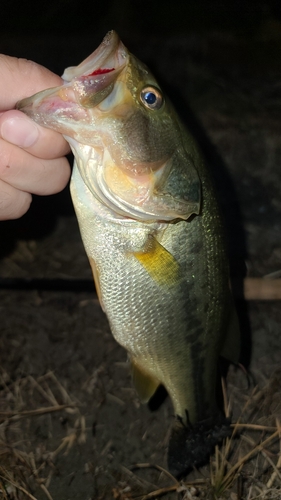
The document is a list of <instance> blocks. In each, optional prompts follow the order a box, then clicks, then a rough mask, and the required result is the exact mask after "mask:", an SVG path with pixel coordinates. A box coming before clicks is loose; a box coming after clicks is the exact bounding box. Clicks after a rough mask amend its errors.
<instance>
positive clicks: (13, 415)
mask: <svg viewBox="0 0 281 500" xmlns="http://www.w3.org/2000/svg"><path fill="white" fill-rule="evenodd" d="M76 406H77V405H76V404H75V403H72V404H65V405H58V406H47V407H46V408H37V409H36V410H24V411H20V412H17V411H1V412H0V417H3V418H8V419H11V420H18V419H20V418H23V417H37V416H38V415H44V414H45V413H54V412H56V411H61V410H64V409H65V408H69V407H76Z"/></svg>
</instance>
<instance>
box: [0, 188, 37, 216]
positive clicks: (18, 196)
mask: <svg viewBox="0 0 281 500" xmlns="http://www.w3.org/2000/svg"><path fill="white" fill-rule="evenodd" d="M31 201H32V197H31V194H30V193H26V192H23V191H19V190H18V189H16V188H14V187H13V186H10V184H6V182H3V181H1V180H0V220H9V219H17V218H18V217H21V216H22V215H23V214H25V212H27V210H28V209H29V207H30V203H31Z"/></svg>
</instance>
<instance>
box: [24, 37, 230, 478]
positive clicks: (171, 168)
mask: <svg viewBox="0 0 281 500" xmlns="http://www.w3.org/2000/svg"><path fill="white" fill-rule="evenodd" d="M62 78H63V80H64V84H63V85H62V86H60V87H57V88H53V89H48V90H46V91H43V92H39V93H38V94H36V95H35V96H32V97H30V98H27V99H24V100H23V101H21V102H20V103H19V104H18V108H19V109H20V110H22V111H23V112H24V113H26V114H27V115H29V116H30V117H31V118H33V119H34V120H35V121H36V122H37V123H39V124H41V125H44V126H46V127H49V128H52V129H54V130H56V131H58V132H60V133H62V134H63V135H64V136H65V138H66V140H67V141H68V142H69V144H70V146H71V148H72V151H73V153H74V157H75V163H74V169H73V175H72V180H71V194H72V199H73V203H74V207H75V211H76V214H77V218H78V221H79V226H80V230H81V235H82V239H83V242H84V246H85V249H86V252H87V255H88V257H89V261H90V264H91V267H92V270H93V275H94V280H95V284H96V289H97V293H98V296H99V300H100V303H101V306H102V308H103V310H104V311H105V313H106V315H107V317H108V320H109V323H110V327H111V330H112V333H113V335H114V337H115V339H116V340H117V342H119V344H121V345H122V346H123V347H124V348H125V349H126V350H127V352H128V355H129V359H130V362H131V366H132V378H133V382H134V385H135V387H136V390H137V391H138V393H139V396H140V399H141V400H142V401H143V402H147V401H149V400H150V398H151V397H152V396H153V395H154V394H155V391H156V390H157V388H158V387H159V386H160V385H163V386H164V387H165V388H166V390H167V392H168V394H169V395H170V397H171V400H172V403H173V406H174V411H175V415H176V421H175V425H174V427H173V430H172V433H171V440H170V445H169V451H168V464H169V468H170V470H171V471H172V472H173V473H174V474H175V475H180V474H182V473H184V472H185V471H187V470H188V469H189V468H190V467H191V466H192V465H199V464H200V463H201V462H203V461H204V460H206V457H207V456H208V454H209V453H210V451H211V449H212V447H213V446H214V444H215V443H216V442H217V441H218V440H219V438H221V437H222V436H223V435H224V431H225V430H226V427H227V426H226V425H224V421H223V418H222V417H221V413H220V411H219V409H218V406H217V401H216V382H217V369H218V357H219V355H220V354H221V355H225V356H227V357H229V358H232V360H234V361H236V360H237V356H238V336H239V334H238V329H237V323H236V319H235V312H234V306H233V300H232V296H231V293H230V289H229V276H228V261H227V256H226V250H225V242H224V236H223V228H222V221H221V216H220V212H219V208H218V204H217V199H216V195H215V192H214V188H213V185H212V182H211V180H210V176H209V173H208V169H207V167H206V165H205V163H204V161H203V158H202V156H201V154H200V151H199V149H198V146H197V144H196V142H195V141H194V139H193V138H192V136H191V135H190V133H189V132H188V131H187V130H186V129H185V128H184V126H183V125H182V123H181V122H180V120H179V118H178V116H177V114H176V113H175V111H174V109H173V107H172V105H171V104H170V102H169V101H168V99H167V98H166V97H165V96H164V94H163V92H162V90H161V88H160V86H159V85H158V83H157V81H156V80H155V78H154V77H153V75H152V74H151V72H150V71H149V69H148V68H147V67H146V66H145V65H144V64H142V63H141V62H140V61H138V59H137V58H135V57H134V56H133V55H132V54H130V53H129V51H128V50H127V49H126V48H125V47H124V45H123V44H122V42H121V41H120V40H119V38H118V36H117V34H116V33H115V32H113V31H112V32H110V33H108V34H107V36H106V37H105V38H104V40H103V42H102V43H101V45H100V46H99V47H98V49H97V50H96V51H95V52H94V53H93V54H92V55H90V56H89V57H88V58H87V59H86V60H85V61H83V62H82V63H81V64H80V65H79V66H77V67H71V68H68V69H66V70H65V72H64V74H63V76H62Z"/></svg>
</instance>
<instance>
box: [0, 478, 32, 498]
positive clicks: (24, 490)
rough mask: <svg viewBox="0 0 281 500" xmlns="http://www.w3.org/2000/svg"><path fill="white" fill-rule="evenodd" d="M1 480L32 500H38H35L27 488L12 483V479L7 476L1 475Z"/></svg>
mask: <svg viewBox="0 0 281 500" xmlns="http://www.w3.org/2000/svg"><path fill="white" fill-rule="evenodd" d="M0 478H1V479H3V480H4V481H6V482H7V483H11V484H12V485H13V486H14V487H15V488H16V489H17V490H20V491H22V492H23V493H24V494H25V495H27V496H28V497H29V498H31V500H37V498H35V497H34V496H33V495H31V493H28V491H27V490H26V489H25V488H23V487H22V486H20V485H19V484H17V483H15V482H14V481H12V479H10V478H8V477H5V476H2V475H1V474H0Z"/></svg>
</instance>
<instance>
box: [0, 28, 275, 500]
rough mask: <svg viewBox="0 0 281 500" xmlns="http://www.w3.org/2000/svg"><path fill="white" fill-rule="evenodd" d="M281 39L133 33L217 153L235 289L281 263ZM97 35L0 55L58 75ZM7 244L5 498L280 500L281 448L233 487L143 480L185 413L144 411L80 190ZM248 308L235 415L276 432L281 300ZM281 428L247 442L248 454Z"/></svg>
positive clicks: (8, 231)
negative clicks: (81, 223)
mask: <svg viewBox="0 0 281 500" xmlns="http://www.w3.org/2000/svg"><path fill="white" fill-rule="evenodd" d="M274 33H276V35H275V36H272V30H266V26H265V27H264V29H263V30H261V31H257V33H256V34H255V36H252V37H248V38H247V37H246V36H238V35H237V34H228V35H226V34H225V33H221V32H216V31H210V32H205V33H204V34H200V35H199V34H193V33H191V34H190V33H188V34H184V33H180V34H172V35H171V36H169V37H166V36H163V35H162V36H161V35H159V34H154V35H153V34H150V35H148V36H147V37H146V38H145V40H144V39H143V37H141V35H140V34H138V33H135V34H134V35H133V34H132V33H128V32H126V33H125V35H126V36H125V37H124V38H125V39H124V42H125V43H126V45H127V46H129V47H130V49H131V51H132V52H133V53H134V54H136V55H137V56H138V57H139V58H140V59H142V60H143V61H145V62H147V64H148V65H149V66H150V67H151V68H152V69H153V70H154V71H155V73H156V74H157V76H158V77H159V78H160V80H161V82H163V84H164V86H165V88H166V89H167V91H168V94H169V96H170V98H171V99H172V100H173V101H174V102H175V104H176V106H177V107H178V109H179V112H180V113H181V114H182V115H183V117H184V119H185V120H186V122H187V124H188V125H189V127H190V128H191V129H192V130H193V132H194V134H195V136H196V137H197V140H198V141H199V143H200V144H201V146H202V149H203V150H204V153H205V155H206V157H207V160H208V164H209V165H210V168H211V169H212V171H213V174H214V177H215V180H216V183H217V186H218V193H219V194H218V195H219V197H220V201H221V204H222V207H223V213H224V216H225V222H226V229H227V234H228V239H229V249H230V260H231V270H232V275H233V276H234V277H235V279H236V282H239V280H240V282H241V281H242V278H243V276H244V275H245V274H247V275H249V276H254V277H263V276H265V275H268V274H271V273H276V272H277V271H280V270H281V238H280V234H281V182H280V163H281V146H280V144H281V143H280V118H281V98H280V76H281V74H280V73H281V71H280V62H279V59H278V53H279V54H280V50H281V24H280V26H279V25H278V22H277V21H276V29H275V31H273V34H274ZM120 35H122V33H120ZM99 42H100V39H99V38H98V36H97V35H95V36H93V37H90V36H88V35H87V36H84V37H81V35H77V37H75V35H72V36H70V35H65V36H64V37H63V38H59V37H56V36H55V35H52V36H47V35H46V34H44V36H42V37H40V36H39V37H37V39H36V43H35V41H34V38H33V37H32V36H24V35H20V36H18V37H17V36H15V35H14V34H13V35H9V34H5V35H1V36H0V49H1V52H4V53H7V54H10V55H18V56H19V55H20V56H24V57H28V58H32V59H34V60H36V61H38V62H40V63H42V64H44V65H46V66H48V67H49V68H51V69H52V70H54V71H56V72H57V73H59V74H60V73H62V71H63V69H64V67H66V66H68V65H70V64H71V65H74V64H77V63H78V62H80V61H81V60H82V59H83V58H84V57H85V56H86V55H88V54H89V53H90V52H91V51H92V50H93V49H95V48H96V46H97V45H98V43H99ZM54 54H55V55H54ZM0 242H1V247H0V258H1V260H0V276H1V279H0V287H1V289H0V297H1V300H0V318H1V323H0V325H1V326H0V329H1V339H0V348H1V351H0V352H1V372H0V480H2V489H3V485H4V486H5V489H6V493H4V490H3V491H2V490H1V488H0V498H9V499H14V498H15V499H16V498H24V499H25V498H34V497H35V498H36V499H38V500H41V499H42V500H43V499H44V500H45V499H46V498H49V499H53V500H75V499H77V500H98V499H112V498H115V499H119V500H123V499H126V498H135V497H137V496H138V498H160V493H163V494H164V493H165V494H166V496H165V497H164V498H167V499H176V498H185V499H192V498H199V497H200V498H203V497H204V495H205V497H204V498H229V499H230V500H238V499H239V498H245V499H246V498H248V499H251V498H258V495H260V497H259V498H280V495H281V491H280V489H279V488H280V484H281V481H280V477H281V476H280V472H279V471H280V469H279V471H278V469H276V467H275V465H274V464H276V463H277V461H278V457H277V454H278V448H270V447H269V445H268V447H266V451H264V452H263V453H262V454H260V455H259V456H258V458H257V456H255V460H254V459H253V460H252V461H251V462H250V464H248V463H247V464H246V466H245V468H243V469H242V471H241V472H240V476H239V480H238V481H236V482H235V483H234V485H233V486H232V489H231V488H230V489H229V490H227V491H226V492H225V493H214V489H213V490H211V489H210V488H209V489H208V488H207V487H206V484H210V482H211V479H210V472H209V467H208V466H207V467H206V468H203V469H202V470H201V471H200V472H199V473H197V475H196V474H195V475H192V476H191V478H192V479H197V480H199V481H201V483H202V484H201V483H199V485H198V484H197V485H195V486H193V487H191V486H190V487H188V488H187V486H184V485H185V484H186V483H181V485H180V487H181V488H182V490H180V487H179V485H177V487H174V489H173V491H172V490H170V491H168V490H166V489H165V488H166V487H173V485H174V484H175V483H174V482H173V480H172V479H171V478H169V477H167V476H166V475H165V473H163V472H161V471H159V470H154V469H144V470H140V471H137V472H136V471H131V466H132V465H134V464H137V463H142V464H143V463H150V464H157V465H158V466H160V467H164V468H165V467H166V462H165V453H166V448H167V439H168V432H169V426H170V424H171V423H172V420H173V412H172V407H171V403H170V401H169V399H168V398H167V399H166V400H165V401H164V402H163V404H162V405H161V406H160V407H159V408H157V409H156V410H154V411H152V409H150V408H149V407H148V406H143V405H140V403H139V400H138V398H137V396H136V394H135V392H134V390H133V388H132V385H131V379H130V372H129V368H128V364H127V362H126V360H127V358H126V352H125V351H124V350H123V349H122V348H121V347H119V346H118V345H117V344H116V342H115V341H114V339H113V337H112V335H111V333H110V330H109V326H108V323H107V320H106V317H105V316H104V314H103V313H102V311H101V309H100V306H99V303H98V300H97V297H96V295H95V292H94V289H93V285H92V281H91V272H90V268H89V265H88V261H87V258H86V255H85V252H84V249H83V246H82V243H81V240H80V235H79V231H78V226H77V222H76V219H75V216H74V212H73V209H72V205H71V201H70V197H69V192H68V189H66V190H65V191H64V192H63V193H61V194H59V195H57V196H54V197H47V198H35V199H34V202H33V205H32V207H31V209H30V211H29V213H28V214H27V215H26V216H24V217H23V218H21V219H20V220H18V221H10V222H2V223H0ZM279 277H280V276H279ZM237 307H238V312H239V316H240V319H241V328H242V353H241V361H242V363H243V365H244V366H245V367H246V368H247V370H248V371H249V373H250V381H249V384H248V382H247V377H246V376H245V375H244V373H243V371H242V370H241V369H239V368H235V367H231V368H230V371H229V375H228V398H229V399H230V402H231V408H232V414H233V417H232V418H233V421H236V420H237V419H238V418H239V417H240V415H241V412H242V410H243V407H244V406H245V405H246V407H247V409H246V410H245V411H244V414H243V417H242V421H243V422H247V423H253V422H254V423H256V424H260V425H266V426H271V427H270V428H272V432H273V428H274V426H275V427H276V425H277V424H276V418H277V417H279V418H280V417H281V404H280V395H281V371H280V368H281V335H280V330H281V308H280V301H271V302H269V301H267V302H256V301H253V302H248V303H246V302H245V301H244V300H243V299H241V297H240V299H239V300H237ZM254 388H255V389H254ZM253 394H254V395H253ZM24 412H26V413H24ZM269 435H270V434H267V433H266V432H265V430H263V431H262V433H259V434H258V433H257V432H256V433H253V435H252V434H249V435H247V436H246V438H245V439H244V440H240V441H241V443H240V444H241V449H242V452H243V450H244V452H245V453H246V452H248V451H249V450H253V448H254V447H255V444H257V443H259V442H260V441H261V440H263V439H266V438H267V437H268V436H269ZM270 444H271V443H270ZM247 446H248V448H247ZM243 447H244V448H243ZM245 450H246V451H245ZM236 453H239V452H236ZM237 456H238V455H237V454H236V455H235V456H234V458H233V457H232V458H233V460H234V461H233V463H237V460H238V458H237ZM214 460H215V459H214ZM269 460H270V461H271V463H270V461H269ZM272 463H273V465H272ZM280 465H281V464H280V460H279V467H280ZM1 467H2V468H1ZM274 467H275V468H274ZM4 469H5V470H6V472H7V474H10V476H9V477H8V478H7V476H6V477H5V479H3V471H4ZM276 470H277V472H276V474H275V476H274V477H273V480H272V484H270V482H269V481H270V479H271V478H272V474H274V472H275V471H276ZM135 472H136V473H135ZM278 474H279V475H278ZM9 478H10V480H9ZM188 480H190V478H187V481H188ZM200 484H201V485H200ZM16 485H18V486H19V488H17V486H16ZM266 485H267V486H266ZM159 488H160V489H161V488H162V491H161V492H159V494H155V495H154V496H150V497H149V496H148V493H149V492H152V491H155V490H157V489H159ZM192 488H193V489H192ZM176 490H177V491H176ZM278 491H279V493H278ZM5 494H6V497H5ZM215 494H216V495H217V496H208V495H215ZM262 494H263V495H264V496H261V495H262ZM31 495H32V496H31ZM146 495H147V496H146ZM266 495H268V496H266ZM270 495H271V496H270ZM274 495H275V496H274ZM278 495H279V496H278Z"/></svg>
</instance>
